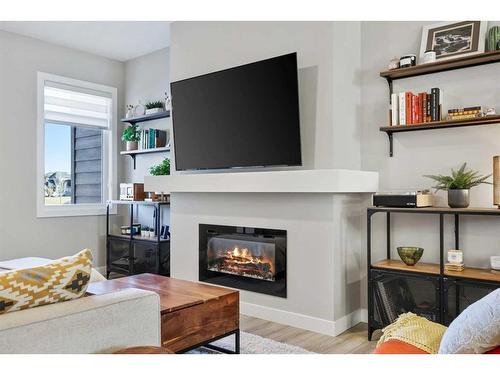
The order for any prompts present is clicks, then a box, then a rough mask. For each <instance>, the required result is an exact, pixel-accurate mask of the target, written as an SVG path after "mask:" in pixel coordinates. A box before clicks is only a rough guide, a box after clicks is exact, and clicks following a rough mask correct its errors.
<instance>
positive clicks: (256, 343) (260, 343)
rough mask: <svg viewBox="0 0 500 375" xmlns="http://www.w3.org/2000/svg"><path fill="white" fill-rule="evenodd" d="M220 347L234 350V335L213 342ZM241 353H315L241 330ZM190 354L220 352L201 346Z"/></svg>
mask: <svg viewBox="0 0 500 375" xmlns="http://www.w3.org/2000/svg"><path fill="white" fill-rule="evenodd" d="M213 345H217V346H219V347H222V348H225V349H229V350H234V335H233V336H229V337H225V338H223V339H221V340H219V341H216V342H214V343H213ZM240 352H241V354H314V353H312V352H309V351H307V350H305V349H302V348H299V347H298V346H294V345H288V344H283V343H281V342H278V341H274V340H271V339H266V338H264V337H260V336H257V335H252V334H251V333H247V332H243V331H242V332H241V338H240ZM189 354H219V353H218V352H215V351H213V350H210V349H206V348H200V349H195V350H192V351H190V352H189Z"/></svg>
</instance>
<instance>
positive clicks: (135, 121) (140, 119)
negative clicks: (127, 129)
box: [120, 111, 170, 169]
mask: <svg viewBox="0 0 500 375" xmlns="http://www.w3.org/2000/svg"><path fill="white" fill-rule="evenodd" d="M167 117H170V111H163V112H157V113H153V114H150V115H143V116H136V117H129V118H122V119H121V120H120V121H121V122H124V123H129V124H138V123H140V122H146V121H153V120H159V119H162V118H167ZM158 152H170V146H169V145H167V146H166V147H158V148H149V149H145V150H133V151H121V152H120V154H121V155H128V156H130V157H131V158H132V160H133V162H134V169H135V165H136V164H135V158H136V156H137V155H142V154H152V153H158Z"/></svg>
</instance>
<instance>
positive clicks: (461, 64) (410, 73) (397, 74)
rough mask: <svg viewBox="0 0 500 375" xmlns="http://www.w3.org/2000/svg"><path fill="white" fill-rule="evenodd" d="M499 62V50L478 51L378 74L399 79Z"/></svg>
mask: <svg viewBox="0 0 500 375" xmlns="http://www.w3.org/2000/svg"><path fill="white" fill-rule="evenodd" d="M496 62H500V51H492V52H486V53H479V54H477V55H472V56H466V57H459V58H456V59H450V60H443V61H436V62H433V63H428V64H420V65H417V66H412V67H410V68H400V69H394V70H386V71H383V72H380V76H381V77H384V78H387V79H392V80H394V79H401V78H408V77H416V76H420V75H424V74H431V73H438V72H445V71H448V70H455V69H462V68H468V67H472V66H478V65H485V64H492V63H496Z"/></svg>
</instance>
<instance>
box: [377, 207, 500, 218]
mask: <svg viewBox="0 0 500 375" xmlns="http://www.w3.org/2000/svg"><path fill="white" fill-rule="evenodd" d="M368 210H370V211H378V212H404V213H427V214H461V215H491V216H500V209H499V208H483V207H479V208H474V207H468V208H450V207H421V208H417V207H413V208H411V207H406V208H405V207H374V206H372V207H369V208H368Z"/></svg>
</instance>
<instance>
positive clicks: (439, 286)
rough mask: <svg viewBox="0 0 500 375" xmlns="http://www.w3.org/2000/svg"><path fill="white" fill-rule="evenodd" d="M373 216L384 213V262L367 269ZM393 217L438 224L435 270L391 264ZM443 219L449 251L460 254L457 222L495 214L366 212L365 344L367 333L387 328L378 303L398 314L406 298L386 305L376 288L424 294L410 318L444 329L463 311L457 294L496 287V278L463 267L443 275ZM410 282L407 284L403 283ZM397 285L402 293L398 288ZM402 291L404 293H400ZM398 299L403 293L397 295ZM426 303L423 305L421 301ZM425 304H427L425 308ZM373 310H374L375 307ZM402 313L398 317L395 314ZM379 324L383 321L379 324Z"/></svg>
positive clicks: (382, 209) (462, 210)
mask: <svg viewBox="0 0 500 375" xmlns="http://www.w3.org/2000/svg"><path fill="white" fill-rule="evenodd" d="M377 213H385V216H386V230H387V232H386V244H387V253H386V259H384V260H381V261H378V262H375V263H372V258H371V242H372V241H371V234H372V233H371V230H372V222H371V221H372V216H373V215H375V214H377ZM393 214H424V215H425V214H427V215H435V216H438V218H439V264H434V263H421V262H419V263H417V264H416V265H414V266H407V265H406V264H404V263H403V262H402V261H400V260H395V259H391V217H392V215H393ZM446 215H452V216H453V217H454V230H455V249H460V216H463V215H475V216H479V215H480V216H498V217H500V210H499V209H497V208H491V209H490V208H458V209H455V208H448V207H428V208H393V207H369V208H368V209H367V231H368V234H367V266H368V276H367V277H368V339H369V340H371V336H372V333H373V332H374V331H375V330H377V329H381V328H383V327H384V326H385V325H387V324H388V323H391V321H390V320H393V319H389V321H387V319H383V318H382V316H383V315H384V312H383V311H380V308H377V306H380V304H378V305H377V303H376V302H377V301H380V300H384V301H383V302H384V303H385V304H389V305H392V306H395V308H396V309H398V310H399V311H401V310H404V307H402V306H401V305H402V304H404V301H405V300H407V297H408V296H407V295H406V296H405V295H401V296H398V298H396V300H390V299H388V295H387V294H386V293H380V290H378V289H377V286H379V285H380V283H382V282H387V281H388V282H393V284H394V285H398V287H400V288H401V290H402V291H404V290H407V291H410V292H413V291H412V290H411V289H412V286H411V285H410V284H411V283H413V288H414V291H415V294H420V295H423V294H426V297H425V299H426V302H427V303H426V304H424V303H422V306H420V307H418V306H417V307H416V308H415V311H413V312H414V313H416V314H419V315H422V316H425V317H427V318H429V319H431V320H434V321H436V322H438V323H441V324H445V325H448V324H449V323H451V321H452V320H453V319H454V318H455V317H456V316H457V315H458V314H460V312H461V311H462V310H463V309H464V308H465V307H464V306H462V305H461V303H460V293H467V292H470V291H471V290H475V291H476V292H477V291H479V293H477V294H484V293H488V292H490V291H491V290H494V289H496V288H498V287H500V273H496V272H493V271H491V270H489V269H482V268H473V267H466V268H465V269H464V270H463V271H461V272H456V271H447V270H445V269H444V263H445V248H444V218H445V216H446ZM408 280H411V283H409V282H408ZM401 285H403V287H401ZM406 286H408V288H407V287H406ZM403 294H404V293H403ZM427 300H428V301H427ZM429 302H430V304H429ZM376 305H377V306H376ZM401 312H402V311H401ZM384 320H385V321H384Z"/></svg>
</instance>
